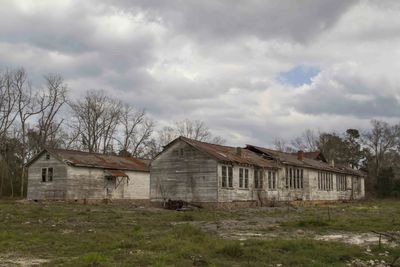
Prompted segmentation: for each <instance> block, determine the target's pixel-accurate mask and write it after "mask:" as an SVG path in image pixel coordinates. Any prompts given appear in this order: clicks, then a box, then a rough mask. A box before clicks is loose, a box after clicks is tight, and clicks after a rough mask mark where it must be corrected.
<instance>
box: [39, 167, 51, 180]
mask: <svg viewBox="0 0 400 267" xmlns="http://www.w3.org/2000/svg"><path fill="white" fill-rule="evenodd" d="M42 182H43V183H46V182H53V168H42Z"/></svg>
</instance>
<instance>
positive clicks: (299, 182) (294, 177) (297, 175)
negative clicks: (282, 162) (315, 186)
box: [286, 167, 304, 189]
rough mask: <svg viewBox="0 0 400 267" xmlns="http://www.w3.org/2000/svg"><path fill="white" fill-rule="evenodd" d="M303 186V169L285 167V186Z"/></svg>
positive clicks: (290, 187)
mask: <svg viewBox="0 0 400 267" xmlns="http://www.w3.org/2000/svg"><path fill="white" fill-rule="evenodd" d="M303 187H304V170H303V169H298V168H288V167H286V188H289V189H302V188H303Z"/></svg>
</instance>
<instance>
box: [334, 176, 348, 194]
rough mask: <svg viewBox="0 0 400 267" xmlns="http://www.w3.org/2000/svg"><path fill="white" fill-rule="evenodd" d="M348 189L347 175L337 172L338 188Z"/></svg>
mask: <svg viewBox="0 0 400 267" xmlns="http://www.w3.org/2000/svg"><path fill="white" fill-rule="evenodd" d="M346 189H347V181H346V176H345V175H344V174H336V190H337V191H346Z"/></svg>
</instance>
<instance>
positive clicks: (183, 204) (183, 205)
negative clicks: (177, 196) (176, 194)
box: [163, 199, 201, 211]
mask: <svg viewBox="0 0 400 267" xmlns="http://www.w3.org/2000/svg"><path fill="white" fill-rule="evenodd" d="M163 206H164V208H165V209H168V210H182V211H184V210H193V207H196V208H201V206H199V205H196V204H193V203H190V202H187V201H183V200H172V199H168V200H167V201H165V202H164V205H163Z"/></svg>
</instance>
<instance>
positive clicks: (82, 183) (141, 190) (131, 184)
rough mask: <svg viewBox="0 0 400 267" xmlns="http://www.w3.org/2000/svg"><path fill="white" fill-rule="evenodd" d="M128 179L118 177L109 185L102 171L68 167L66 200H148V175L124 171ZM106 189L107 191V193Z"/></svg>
mask: <svg viewBox="0 0 400 267" xmlns="http://www.w3.org/2000/svg"><path fill="white" fill-rule="evenodd" d="M125 173H126V174H127V175H128V176H129V179H126V178H120V177H118V178H117V180H116V183H115V184H109V182H108V181H107V179H106V178H105V173H104V170H103V169H97V168H84V167H68V177H69V181H68V191H67V192H68V193H67V198H68V199H103V198H112V199H149V176H150V174H149V173H146V172H136V171H125ZM107 188H108V189H109V191H108V193H107Z"/></svg>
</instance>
